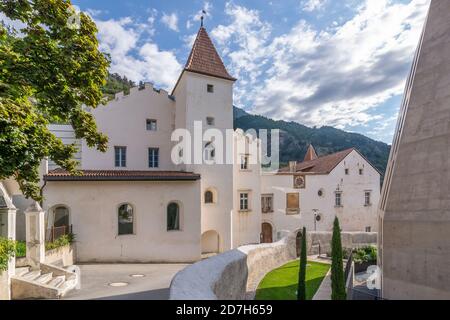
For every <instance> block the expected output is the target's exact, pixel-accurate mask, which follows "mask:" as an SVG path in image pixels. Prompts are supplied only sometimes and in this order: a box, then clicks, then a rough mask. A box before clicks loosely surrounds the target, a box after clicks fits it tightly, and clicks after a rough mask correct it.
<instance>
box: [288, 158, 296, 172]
mask: <svg viewBox="0 0 450 320" xmlns="http://www.w3.org/2000/svg"><path fill="white" fill-rule="evenodd" d="M289 171H290V172H296V171H297V161H289Z"/></svg>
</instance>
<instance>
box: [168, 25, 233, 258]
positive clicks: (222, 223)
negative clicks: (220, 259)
mask: <svg viewBox="0 0 450 320" xmlns="http://www.w3.org/2000/svg"><path fill="white" fill-rule="evenodd" d="M234 81H236V79H235V78H233V77H231V76H230V74H229V73H228V71H227V70H226V68H225V66H224V64H223V62H222V60H221V58H220V56H219V55H218V53H217V51H216V49H215V47H214V45H213V43H212V41H211V39H210V38H209V36H208V33H207V32H206V30H205V28H204V27H203V25H202V26H201V27H200V30H199V31H198V34H197V38H196V40H195V42H194V46H193V48H192V51H191V54H190V55H189V58H188V61H187V63H186V66H185V68H184V70H183V72H182V73H181V75H180V78H179V79H178V82H177V84H176V86H175V88H174V90H173V95H174V96H175V99H176V116H175V127H176V129H179V128H185V129H188V130H189V132H190V134H191V135H192V138H194V125H195V124H197V127H198V125H199V123H201V124H202V132H201V134H202V135H203V133H204V132H205V131H206V130H207V129H216V133H218V132H221V133H222V136H223V137H224V140H225V136H226V130H227V129H231V130H232V129H233V84H234ZM195 138H196V139H197V141H199V137H198V132H196V136H195ZM192 140H194V139H192ZM231 143H232V142H231ZM199 146H200V144H199V143H197V150H198V149H199ZM200 148H201V150H202V160H203V159H204V158H205V156H206V160H211V161H212V162H214V163H215V164H212V165H211V164H206V163H204V161H201V163H199V162H198V160H199V159H198V152H197V159H196V160H197V161H196V162H195V163H194V162H192V164H185V165H182V169H185V170H187V171H192V172H196V173H199V174H200V175H201V190H202V192H201V199H198V201H201V203H202V206H201V210H202V251H203V252H204V253H209V252H222V251H225V250H229V249H230V247H231V231H230V230H231V223H230V221H231V217H230V215H231V211H232V209H233V166H232V165H231V164H225V163H226V154H225V151H223V152H222V150H225V149H226V148H225V141H223V147H222V146H221V143H220V142H219V141H218V140H217V139H216V138H214V137H203V138H202V142H201V147H200ZM191 150H192V157H191V158H192V161H194V160H195V159H194V155H195V152H194V151H195V144H194V143H193V145H192V148H191ZM213 150H214V151H213ZM232 150H233V149H232V147H231V148H230V151H231V152H232Z"/></svg>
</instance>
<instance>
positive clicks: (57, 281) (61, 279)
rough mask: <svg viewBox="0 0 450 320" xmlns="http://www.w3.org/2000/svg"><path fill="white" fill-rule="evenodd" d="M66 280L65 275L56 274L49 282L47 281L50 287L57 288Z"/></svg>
mask: <svg viewBox="0 0 450 320" xmlns="http://www.w3.org/2000/svg"><path fill="white" fill-rule="evenodd" d="M65 281H66V276H57V277H54V278H53V279H52V280H51V281H50V282H49V283H47V285H48V286H50V287H55V288H59V287H61V286H62V284H63V283H64V282H65Z"/></svg>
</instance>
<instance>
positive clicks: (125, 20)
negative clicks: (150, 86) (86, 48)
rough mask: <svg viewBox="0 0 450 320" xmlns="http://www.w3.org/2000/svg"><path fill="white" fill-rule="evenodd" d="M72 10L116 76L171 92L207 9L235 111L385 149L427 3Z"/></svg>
mask: <svg viewBox="0 0 450 320" xmlns="http://www.w3.org/2000/svg"><path fill="white" fill-rule="evenodd" d="M73 3H74V4H75V5H76V6H78V7H79V8H80V9H81V10H82V11H86V12H88V13H89V14H90V15H91V16H92V17H93V19H94V20H95V21H96V23H97V25H98V27H99V40H100V43H101V48H102V50H104V51H107V52H109V53H110V54H111V57H112V66H111V69H112V71H113V72H118V73H120V74H122V75H126V76H127V77H128V78H130V79H133V80H135V81H139V80H144V81H151V82H154V83H155V84H156V85H157V86H159V87H163V88H165V89H168V90H170V89H171V88H172V87H173V85H174V83H175V81H176V79H177V77H178V75H179V72H180V70H181V68H182V66H183V65H184V63H185V61H186V58H187V56H188V54H189V51H190V46H191V44H192V41H193V39H194V37H195V34H196V33H197V31H198V27H199V24H200V22H199V14H200V11H201V10H202V9H205V10H206V11H207V16H206V20H205V26H206V28H207V30H208V32H209V34H210V36H211V37H212V39H213V41H214V43H215V44H216V46H217V49H218V51H219V53H220V54H221V56H222V58H223V60H224V63H225V65H226V66H227V68H228V70H229V71H230V73H231V74H232V75H233V76H235V77H237V78H238V79H239V80H238V81H237V83H236V86H235V104H236V105H237V106H239V107H242V108H244V109H246V110H247V111H249V112H252V113H256V114H262V115H266V116H268V117H271V118H274V119H283V120H292V121H297V122H300V123H302V124H305V125H308V126H318V127H320V126H322V125H331V126H334V127H338V128H341V129H345V130H348V131H355V132H359V133H362V134H365V135H367V136H369V137H371V138H374V139H377V140H382V141H385V142H387V143H391V141H392V135H393V131H394V128H395V124H396V115H397V111H398V109H399V105H400V103H401V96H402V93H403V87H404V82H405V80H406V77H407V74H408V72H409V68H410V64H411V61H412V57H413V54H414V51H415V48H416V45H417V42H418V39H419V36H420V32H421V29H422V25H423V22H424V18H425V15H426V12H427V9H428V4H429V0H340V1H333V0H283V1H275V0H274V1H261V0H231V1H204V0H201V1H200V0H195V1H175V0H172V1H160V0H158V1H148V0H147V1H143V0H134V1H112V0H109V1H106V0H95V1H93V0H74V1H73Z"/></svg>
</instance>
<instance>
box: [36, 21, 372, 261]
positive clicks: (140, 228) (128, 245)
mask: <svg viewBox="0 0 450 320" xmlns="http://www.w3.org/2000/svg"><path fill="white" fill-rule="evenodd" d="M235 80H236V79H234V78H233V77H232V76H230V75H229V73H228V72H227V70H226V68H225V67H224V65H223V62H222V60H221V58H220V57H219V55H218V54H217V52H216V50H215V48H214V45H213V43H212V41H211V40H210V38H209V36H208V34H207V32H206V30H205V29H204V28H203V27H201V28H200V30H199V32H198V35H197V38H196V40H195V43H194V46H193V49H192V52H191V54H190V56H189V59H188V61H187V63H186V66H185V68H184V70H183V72H182V73H181V75H180V77H179V79H178V82H177V84H176V86H175V88H174V89H173V91H172V92H171V93H170V94H169V93H168V92H165V91H164V90H156V89H154V88H153V86H152V85H151V84H146V85H145V88H140V89H138V88H132V89H131V92H130V94H129V95H126V96H124V95H123V94H117V95H116V98H115V100H113V101H111V102H110V103H109V104H108V105H107V106H99V107H98V108H96V109H95V110H92V114H93V115H94V117H95V119H96V122H97V124H98V127H99V130H100V131H102V132H103V133H105V134H106V135H107V136H108V137H109V149H108V151H107V152H105V153H100V152H98V151H97V150H95V149H91V148H89V147H88V146H87V145H86V143H85V142H77V141H76V140H75V138H74V135H73V133H72V130H71V128H70V127H69V126H63V125H59V126H52V128H51V129H52V130H53V131H54V132H55V134H56V135H58V136H60V137H63V138H64V139H65V140H66V142H67V143H73V142H75V143H79V144H80V152H79V154H77V158H79V160H80V166H81V167H80V169H81V175H77V176H72V175H70V174H68V173H66V172H64V171H63V170H61V169H57V168H56V169H55V167H54V166H53V165H52V164H51V163H50V164H49V166H48V167H49V169H50V171H49V170H48V168H45V166H44V171H45V172H44V173H45V175H44V177H43V189H42V190H43V195H44V197H45V201H44V204H43V208H44V209H45V210H46V211H47V213H48V216H47V227H48V228H51V227H55V228H60V229H61V228H62V229H63V231H62V232H67V230H68V229H69V228H70V229H71V230H72V232H73V233H74V234H76V240H77V258H78V261H80V262H87V261H98V262H191V261H196V260H199V259H200V257H201V254H202V253H214V252H223V251H226V250H229V249H232V248H235V247H237V246H240V245H244V244H255V243H259V242H261V241H263V242H269V241H272V240H276V239H277V237H278V236H280V235H281V234H282V231H287V230H295V229H297V228H299V227H300V226H302V225H305V226H306V227H307V228H308V229H309V230H314V229H316V230H331V223H332V220H333V218H334V216H335V215H338V216H339V217H340V218H341V225H342V228H343V229H344V230H348V231H376V225H377V224H376V221H377V217H376V207H377V203H378V198H379V188H380V175H379V173H378V172H377V171H376V170H375V169H374V168H373V167H372V166H371V165H370V163H369V162H368V161H367V160H366V159H364V157H362V156H361V155H360V154H359V153H358V151H356V150H354V149H351V150H346V151H343V152H340V153H337V154H334V155H330V156H326V157H322V158H317V156H316V155H315V152H314V150H313V148H312V147H311V148H310V150H309V152H308V154H307V156H306V160H307V161H305V162H302V163H297V164H294V163H291V164H290V166H289V168H287V169H281V170H280V171H279V172H275V173H272V174H269V173H264V174H263V173H262V171H261V166H260V163H259V160H258V159H259V157H258V155H259V152H260V151H259V150H260V149H261V148H260V141H259V140H258V139H254V138H253V137H252V136H250V135H245V134H244V133H243V132H242V131H240V130H238V131H235V132H233V131H232V129H233V84H234V82H235ZM200 123H201V128H200V129H199V124H200ZM178 129H187V131H188V132H190V133H191V134H192V136H195V137H193V139H194V140H195V139H196V137H198V136H200V137H201V142H200V144H196V143H195V141H194V142H192V143H187V144H186V141H185V139H184V138H183V139H181V140H182V142H183V143H185V144H184V148H182V149H180V148H179V142H178V141H176V142H174V141H172V139H171V136H172V134H173V132H174V131H176V132H177V131H178ZM208 129H214V130H213V131H211V130H208ZM230 131H231V135H230ZM180 132H181V131H180ZM198 133H200V135H198ZM219 136H223V137H226V138H228V143H225V141H223V143H222V142H221V140H220V139H219ZM199 148H200V155H201V158H202V159H200V160H201V161H194V162H188V161H179V163H178V162H177V161H175V162H174V161H173V160H172V159H178V160H186V159H188V158H189V155H191V156H192V158H195V157H198V154H199V152H198V151H199V150H198V149H199ZM222 151H223V152H222ZM229 158H232V159H234V161H232V162H231V163H230V162H228V161H226V159H229ZM197 160H198V159H197ZM205 162H206V163H205ZM211 163H212V164H211ZM224 163H228V164H224ZM319 193H320V194H319ZM338 197H339V199H340V202H339V203H337V201H338V200H337V199H338ZM315 217H316V219H317V220H316V223H314V219H315ZM317 217H320V221H318V218H317Z"/></svg>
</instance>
